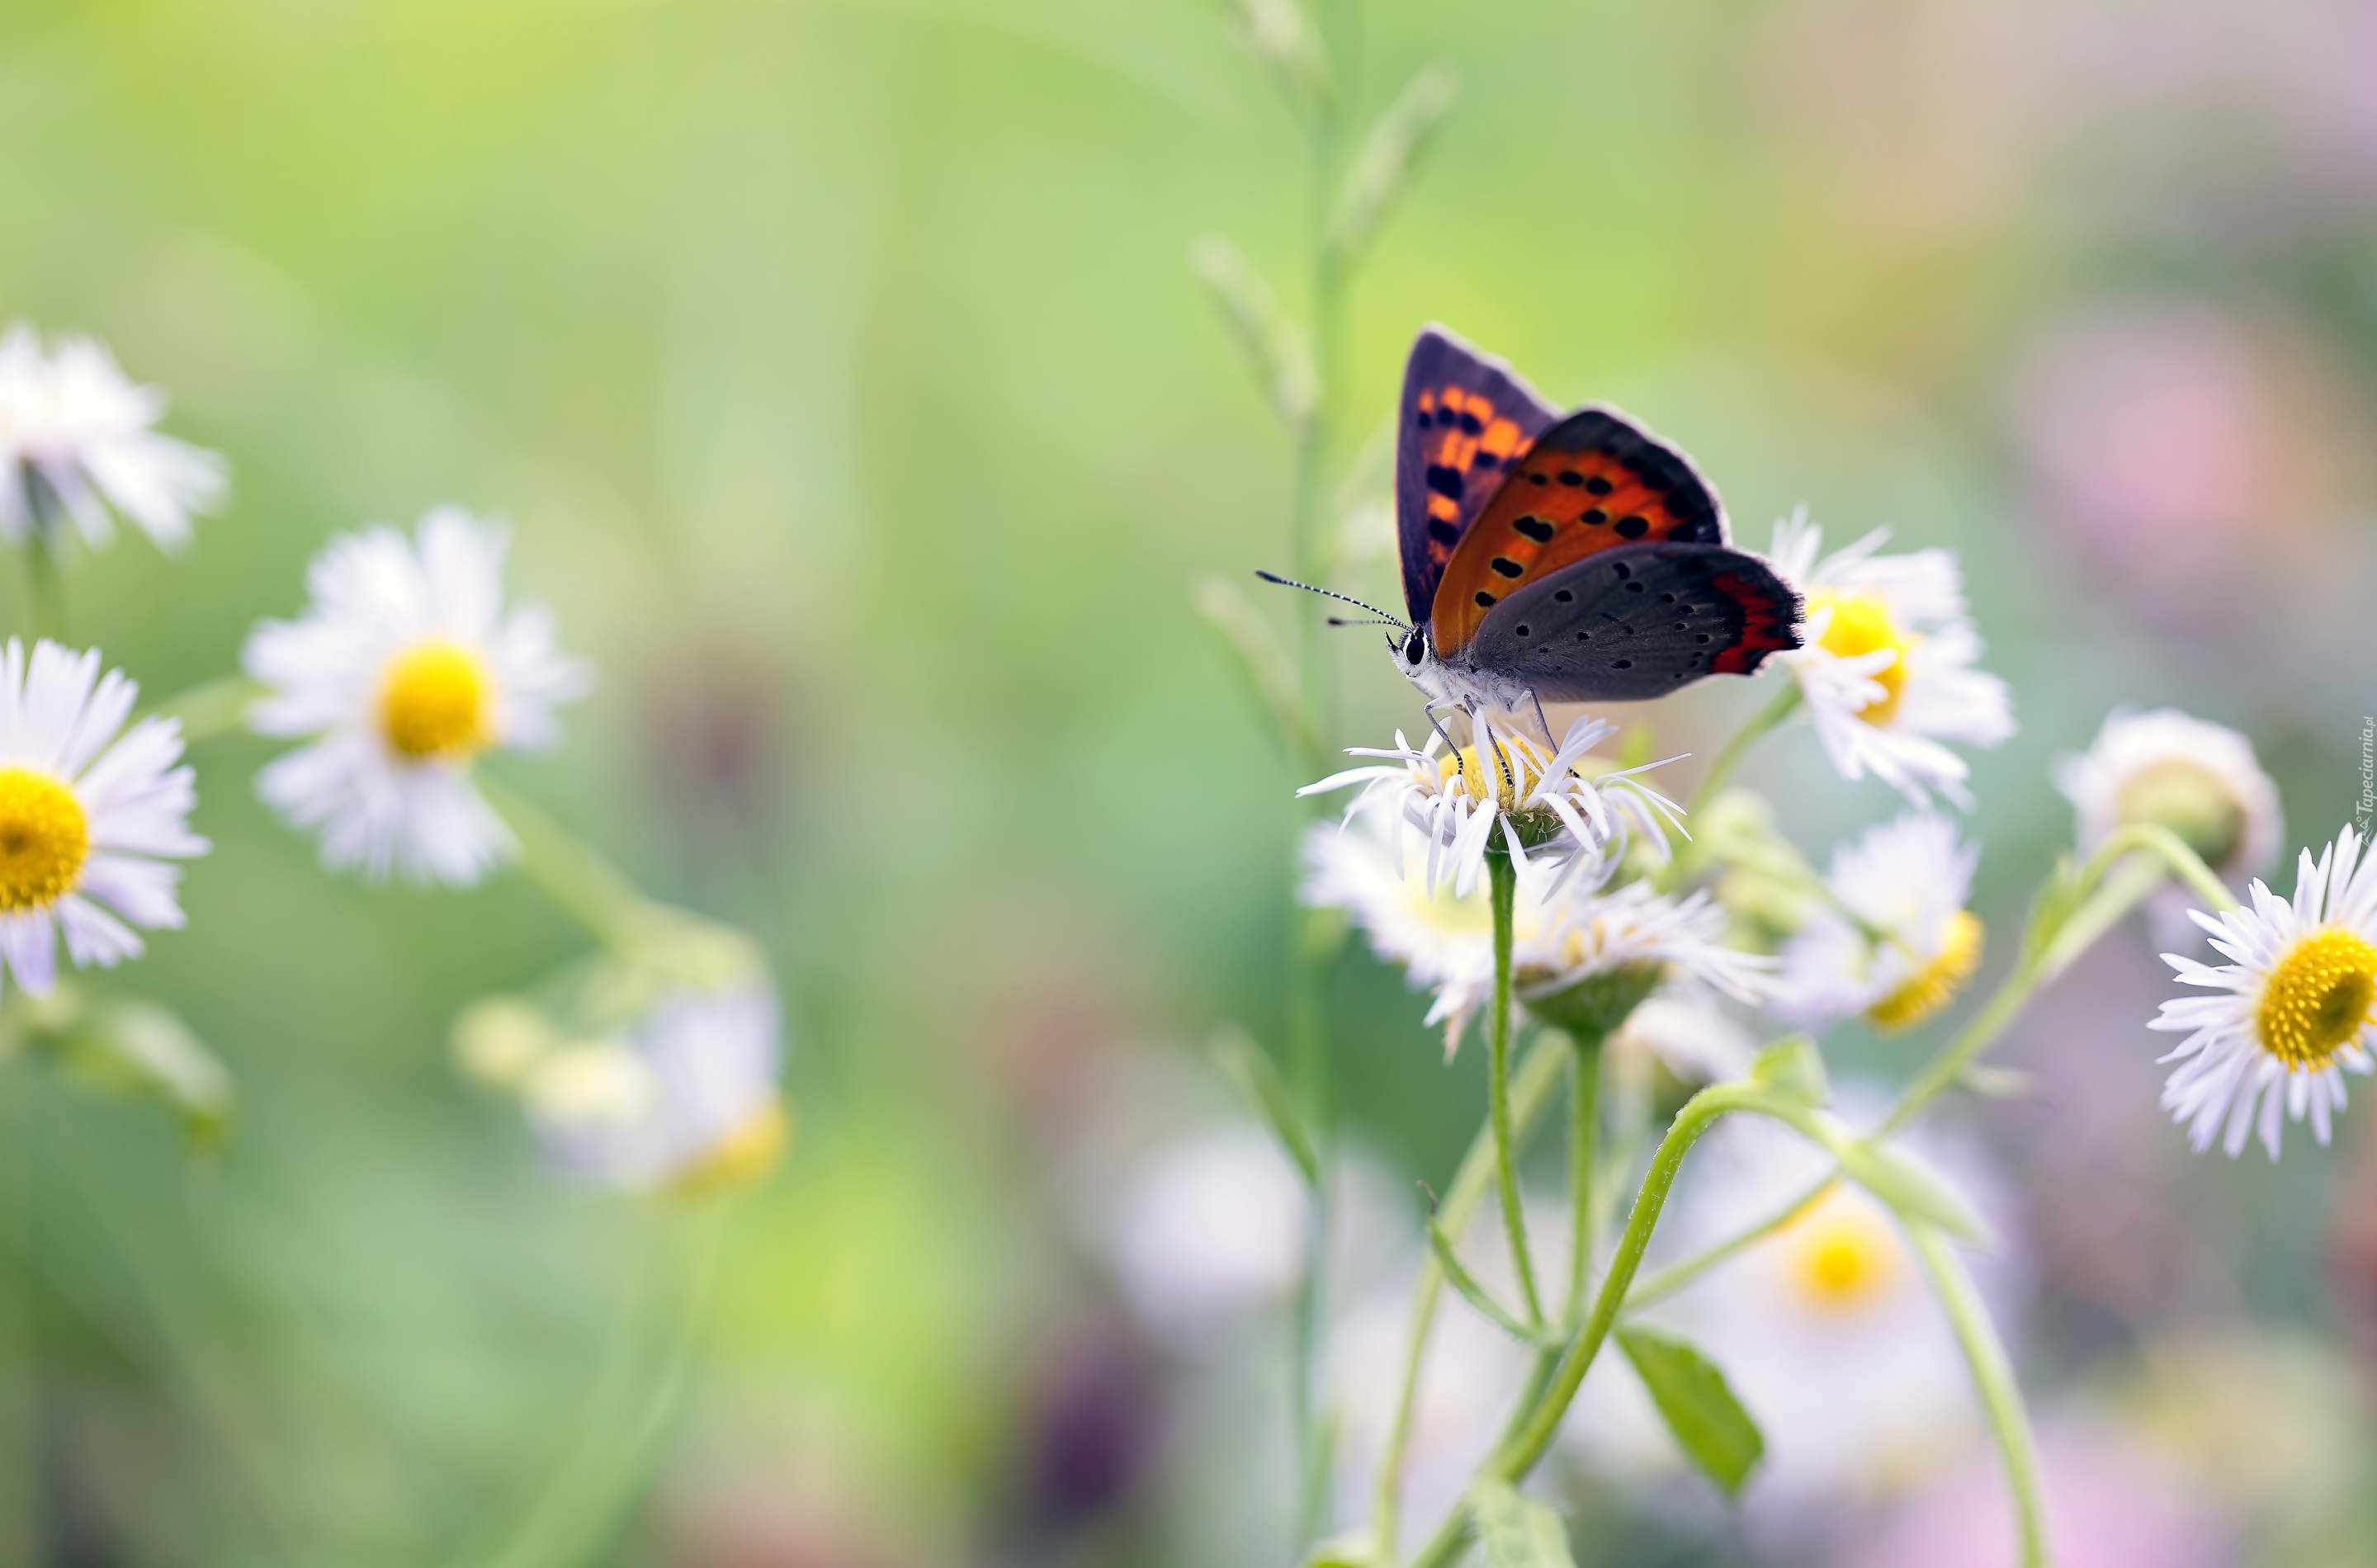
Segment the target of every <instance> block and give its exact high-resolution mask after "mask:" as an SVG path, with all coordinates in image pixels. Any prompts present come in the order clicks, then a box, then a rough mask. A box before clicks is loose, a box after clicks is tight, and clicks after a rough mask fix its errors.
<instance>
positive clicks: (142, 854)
mask: <svg viewBox="0 0 2377 1568" xmlns="http://www.w3.org/2000/svg"><path fill="white" fill-rule="evenodd" d="M136 695H137V688H135V687H134V685H133V683H132V682H131V681H129V680H127V679H125V677H124V676H122V675H120V674H117V673H116V672H114V671H112V670H111V671H106V672H104V673H102V669H101V666H100V659H99V655H98V654H97V653H96V652H90V653H76V652H70V651H69V650H66V649H64V648H60V647H58V646H57V645H56V644H55V643H52V642H46V641H45V642H41V643H38V644H36V645H35V646H34V648H33V651H32V653H31V655H30V657H28V656H27V654H26V652H25V648H24V645H23V644H22V643H20V642H18V641H17V640H15V639H13V638H12V639H11V640H9V641H8V643H7V644H6V647H5V649H0V964H6V969H7V970H8V971H10V972H12V973H13V974H14V975H15V976H16V979H17V982H18V984H19V985H21V986H23V987H25V988H26V989H27V990H29V991H31V992H33V993H34V994H36V995H41V994H44V993H46V992H47V991H49V990H50V989H51V987H53V986H54V985H55V983H56V980H57V949H58V942H57V938H58V933H59V930H60V928H64V931H65V934H66V956H67V958H68V959H69V960H70V961H71V962H72V963H74V964H78V965H82V964H114V963H116V962H118V961H119V960H122V959H125V958H130V957H136V956H137V955H138V954H139V952H140V951H141V942H140V938H139V936H138V934H137V932H136V931H135V930H134V929H133V928H134V927H147V928H172V927H178V926H180V925H181V924H182V910H181V905H180V904H179V902H178V901H177V900H176V899H175V897H174V883H175V880H176V878H177V876H178V871H177V869H176V868H173V867H172V866H170V865H168V864H166V863H165V860H166V859H173V858H183V857H186V856H193V855H203V854H205V853H206V850H207V843H206V841H205V840H204V839H202V838H199V837H198V836H197V834H195V833H193V832H190V830H189V813H190V808H191V807H192V806H193V805H194V804H195V803H196V798H195V792H194V790H193V789H192V787H191V782H190V770H189V769H187V768H185V767H181V766H178V765H177V764H179V763H180V761H181V757H182V738H181V729H180V726H179V725H178V724H174V723H173V721H171V720H163V719H148V720H144V721H142V722H141V723H140V724H136V725H134V726H133V728H132V730H131V732H130V733H129V734H126V735H123V736H118V735H117V733H116V732H117V731H118V730H119V729H120V728H121V727H122V725H123V723H124V718H125V714H126V713H127V712H130V710H131V707H132V703H133V700H134V699H135V697H136Z"/></svg>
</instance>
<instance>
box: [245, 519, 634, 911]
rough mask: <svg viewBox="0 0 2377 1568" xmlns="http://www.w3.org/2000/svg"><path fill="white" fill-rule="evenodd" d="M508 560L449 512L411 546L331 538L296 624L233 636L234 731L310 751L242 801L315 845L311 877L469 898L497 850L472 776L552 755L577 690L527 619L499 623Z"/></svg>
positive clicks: (565, 661) (547, 639)
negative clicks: (519, 755) (236, 680)
mask: <svg viewBox="0 0 2377 1568" xmlns="http://www.w3.org/2000/svg"><path fill="white" fill-rule="evenodd" d="M506 548H507V545H506V539H505V535H504V533H503V531H502V530H501V529H499V528H496V527H494V526H491V525H488V524H484V523H481V522H478V521H474V520H473V519H472V517H471V516H470V514H468V513H467V512H464V511H462V510H461V509H459V508H454V507H443V508H439V509H436V510H435V511H432V512H431V513H430V514H429V515H428V516H427V517H425V518H424V519H423V520H422V522H421V526H420V529H419V530H418V532H417V533H416V536H415V537H414V538H413V539H412V540H408V539H406V538H405V536H404V535H402V534H401V533H397V532H396V531H395V530H394V529H391V528H385V527H379V528H372V529H367V530H365V531H364V532H363V533H355V534H348V535H345V536H343V537H340V538H338V539H334V540H332V541H331V542H330V543H329V544H328V545H326V546H325V547H324V548H323V550H322V553H321V554H320V555H319V556H317V557H315V560H314V563H313V565H312V566H311V567H310V568H309V569H308V570H307V573H306V581H307V584H308V586H309V587H310V589H311V591H312V594H313V600H314V602H313V604H312V605H311V606H309V608H308V610H307V612H306V615H305V617H304V618H303V619H301V620H297V621H293V622H282V621H267V622H265V623H263V624H262V625H260V626H258V627H257V628H256V630H255V631H254V632H253V633H252V634H251V635H250V636H249V638H248V641H247V648H246V652H245V656H244V663H245V666H246V669H247V673H248V675H249V676H251V677H252V678H253V679H255V680H256V681H257V682H258V683H260V684H261V685H263V686H264V687H265V688H267V690H266V693H265V695H264V696H263V697H261V698H259V699H258V700H257V702H256V703H255V704H254V705H253V706H252V707H251V709H250V710H249V720H248V722H249V724H250V727H252V728H254V729H256V730H257V731H258V732H259V733H261V734H264V735H271V736H305V737H309V738H310V740H311V744H310V745H307V746H305V747H303V748H299V749H297V750H295V751H293V752H290V753H288V754H286V755H284V756H282V757H281V758H280V759H278V760H275V761H274V762H273V763H272V764H271V765H269V767H267V768H266V769H265V770H264V772H262V773H261V774H260V775H259V776H258V778H257V793H258V794H260V795H261V796H263V798H264V799H265V801H266V803H267V804H269V805H270V806H271V807H273V808H274V809H276V810H278V811H279V812H280V813H281V816H282V817H283V818H284V819H285V820H287V821H289V822H290V823H291V824H292V825H293V826H295V827H299V828H303V829H306V830H309V831H314V832H318V833H319V834H320V838H321V849H322V858H323V861H324V863H325V864H326V865H328V866H330V867H332V868H339V869H344V868H360V869H361V870H363V871H364V874H365V875H367V876H369V877H371V878H373V879H375V880H376V879H379V878H383V877H386V876H387V875H388V873H389V872H390V871H392V870H393V871H398V872H400V873H401V874H403V875H404V876H406V877H409V878H411V879H412V880H419V881H441V882H447V883H450V884H453V885H455V886H467V885H468V884H470V883H472V882H475V881H477V880H479V879H480V878H482V877H484V875H485V874H486V873H487V871H488V869H489V868H491V867H493V866H494V865H495V863H496V861H497V860H499V859H500V858H502V857H503V856H507V855H508V854H510V853H511V851H512V848H513V844H512V839H511V835H510V833H509V832H508V831H507V830H506V829H505V827H504V825H503V822H502V820H500V819H499V818H497V817H496V813H495V811H494V810H493V809H492V808H490V807H489V806H488V805H487V803H486V801H485V799H484V797H483V796H481V795H480V794H479V791H478V788H477V786H476V785H475V784H472V778H471V770H472V764H473V763H474V762H475V761H476V760H477V759H478V758H479V757H480V756H481V755H482V754H484V752H487V751H489V750H494V749H496V748H527V749H533V748H542V747H546V746H550V745H552V744H553V743H554V742H555V740H556V739H557V738H558V736H559V724H558V722H557V720H556V717H555V709H556V708H557V707H558V706H559V705H560V704H562V703H564V702H567V701H569V700H573V699H575V698H577V697H579V696H581V695H583V694H584V693H585V691H586V690H587V689H588V688H589V687H590V686H591V677H590V675H589V673H588V671H587V669H586V666H585V665H583V664H580V663H579V662H578V661H576V660H574V659H570V658H568V657H567V656H565V655H564V654H563V653H562V652H560V650H559V648H558V646H557V645H556V643H555V638H554V629H553V621H552V617H551V616H548V615H547V614H546V613H545V612H544V611H543V609H541V608H538V607H536V606H533V605H531V606H523V607H517V608H514V609H512V610H511V611H509V612H508V613H507V612H506V611H505V608H504V602H503V563H504V555H505V551H506Z"/></svg>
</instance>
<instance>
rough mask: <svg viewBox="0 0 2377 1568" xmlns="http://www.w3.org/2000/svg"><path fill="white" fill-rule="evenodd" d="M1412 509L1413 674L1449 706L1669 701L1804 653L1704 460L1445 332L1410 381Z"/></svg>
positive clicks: (1402, 456)
mask: <svg viewBox="0 0 2377 1568" xmlns="http://www.w3.org/2000/svg"><path fill="white" fill-rule="evenodd" d="M1396 511H1397V525H1398V533H1399V535H1400V543H1401V546H1402V550H1401V554H1402V561H1403V569H1404V602H1405V604H1407V605H1408V606H1409V608H1410V610H1411V616H1412V628H1411V629H1410V631H1409V632H1408V633H1407V634H1406V635H1405V636H1404V638H1403V639H1402V640H1401V641H1400V642H1399V644H1398V645H1397V648H1396V657H1397V663H1398V664H1399V666H1400V667H1401V668H1402V669H1403V671H1404V675H1405V676H1408V677H1409V678H1410V679H1411V681H1412V683H1413V684H1414V685H1415V686H1417V687H1418V688H1420V689H1421V690H1422V691H1423V692H1424V693H1426V694H1427V698H1428V700H1429V704H1430V706H1431V707H1436V706H1439V705H1448V704H1449V705H1451V706H1457V707H1463V708H1477V707H1487V708H1493V709H1498V710H1502V711H1517V710H1523V708H1524V707H1526V706H1527V705H1529V704H1531V703H1534V702H1536V701H1539V700H1551V701H1556V702H1557V701H1623V700H1642V699H1646V698H1652V697H1660V696H1665V695H1666V694H1667V693H1668V692H1670V691H1673V690H1676V689H1677V688H1679V687H1682V686H1684V685H1687V684H1690V682H1692V681H1694V680H1698V679H1700V678H1701V677H1702V676H1710V675H1748V674H1750V673H1752V672H1754V671H1755V670H1756V669H1757V668H1758V666H1759V664H1760V663H1761V662H1762V661H1763V660H1764V658H1765V656H1766V655H1767V654H1768V653H1770V652H1776V651H1779V650H1782V649H1787V648H1796V647H1798V645H1799V636H1798V625H1799V619H1800V604H1799V598H1798V594H1797V593H1796V592H1794V591H1793V590H1792V589H1791V588H1790V587H1789V585H1788V584H1786V583H1785V582H1784V581H1782V580H1781V579H1780V578H1778V577H1776V576H1775V574H1774V570H1773V569H1771V568H1770V567H1768V566H1767V565H1766V563H1765V562H1763V561H1762V560H1761V559H1759V558H1758V557H1755V556H1752V555H1750V554H1747V553H1746V552H1743V551H1739V550H1736V549H1734V548H1733V547H1732V546H1731V545H1729V544H1728V543H1727V542H1726V521H1725V510H1724V508H1723V507H1722V506H1721V505H1720V504H1719V503H1718V501H1717V498H1716V496H1715V493H1714V491H1713V490H1711V489H1710V488H1709V486H1708V485H1707V484H1706V483H1705V482H1704V481H1703V480H1702V478H1701V477H1700V474H1699V473H1698V472H1697V471H1696V470H1695V469H1694V468H1693V467H1692V465H1691V462H1690V460H1689V459H1687V458H1685V457H1684V456H1683V454H1682V453H1680V452H1678V451H1677V450H1676V449H1674V448H1673V447H1671V446H1668V445H1667V444H1666V443H1665V442H1663V441H1661V440H1659V439H1658V438H1657V437H1654V436H1653V435H1651V434H1650V433H1649V432H1647V431H1645V430H1644V429H1642V427H1641V426H1640V425H1636V424H1635V423H1634V422H1633V421H1631V420H1630V419H1628V418H1627V417H1626V416H1625V415H1624V414H1622V413H1618V412H1617V411H1616V410H1614V409H1608V408H1601V407H1588V408H1583V409H1580V410H1578V411H1577V412H1575V413H1570V414H1567V415H1565V416H1563V415H1561V414H1560V413H1559V412H1558V411H1556V410H1554V409H1552V408H1551V407H1550V406H1548V405H1547V404H1546V403H1545V402H1544V401H1543V400H1542V399H1540V398H1539V397H1537V396H1536V395H1535V392H1534V390H1533V389H1530V388H1529V387H1528V386H1527V384H1526V383H1525V382H1524V381H1523V380H1522V379H1521V378H1520V377H1518V375H1517V374H1516V373H1515V372H1513V371H1512V370H1511V368H1510V367H1509V366H1508V365H1504V364H1502V363H1501V362H1500V361H1499V360H1495V359H1492V358H1490V357H1488V356H1487V355H1485V354H1482V353H1478V352H1477V351H1475V349H1472V348H1470V347H1469V346H1468V345H1467V344H1465V343H1463V342H1462V341H1460V340H1458V339H1457V338H1454V337H1453V336H1452V335H1451V333H1449V332H1446V331H1444V330H1443V329H1440V328H1433V327H1431V328H1429V329H1427V330H1426V331H1424V332H1422V333H1421V334H1420V337H1419V341H1417V342H1416V343H1415V345H1414V346H1413V349H1412V354H1411V359H1410V362H1409V365H1408V366H1407V367H1406V369H1405V371H1404V398H1403V407H1402V428H1401V430H1400V432H1399V434H1398V437H1397V461H1396Z"/></svg>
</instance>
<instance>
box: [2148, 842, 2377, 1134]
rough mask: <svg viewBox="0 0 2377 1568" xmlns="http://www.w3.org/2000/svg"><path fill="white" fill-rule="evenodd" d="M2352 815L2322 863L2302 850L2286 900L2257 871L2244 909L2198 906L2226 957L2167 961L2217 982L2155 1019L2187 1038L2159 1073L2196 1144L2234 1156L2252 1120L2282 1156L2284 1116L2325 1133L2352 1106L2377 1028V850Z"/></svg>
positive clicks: (2186, 979)
mask: <svg viewBox="0 0 2377 1568" xmlns="http://www.w3.org/2000/svg"><path fill="white" fill-rule="evenodd" d="M2366 847H2367V846H2366V844H2364V843H2363V842H2362V840H2361V838H2360V835H2359V833H2357V832H2354V831H2353V830H2352V828H2351V827H2350V826H2348V825H2347V827H2346V828H2345V830H2344V831H2343V832H2341V833H2338V834H2337V835H2336V838H2335V843H2333V844H2329V845H2328V846H2327V848H2326V850H2325V851H2324V852H2323V853H2322V854H2321V856H2320V857H2319V859H2318V860H2317V861H2316V862H2314V861H2313V860H2312V859H2311V851H2309V850H2307V849H2306V850H2304V851H2303V852H2302V856H2301V859H2300V861H2299V864H2298V866H2297V868H2296V871H2295V896H2294V899H2293V901H2292V902H2291V903H2289V902H2288V901H2287V900H2285V899H2282V898H2280V897H2278V896H2277V895H2276V894H2275V893H2274V892H2271V891H2270V890H2269V888H2268V887H2267V886H2265V885H2264V883H2263V882H2261V881H2260V880H2255V881H2254V883H2253V885H2252V888H2251V889H2250V890H2249V892H2248V896H2249V897H2250V898H2251V900H2252V904H2251V906H2250V907H2247V908H2239V909H2232V910H2229V911H2228V913H2227V914H2225V915H2218V916H2212V915H2204V914H2201V913H2199V914H2197V915H2196V916H2195V920H2196V923H2197V924H2198V925H2201V926H2202V927H2203V928H2204V929H2205V930H2206V931H2208V932H2209V933H2211V936H2212V945H2213V947H2214V948H2216V950H2218V951H2219V952H2220V953H2221V954H2222V955H2223V956H2225V957H2227V958H2228V959H2229V960H2230V961H2231V962H2229V963H2228V964H2219V965H2213V964H2199V963H2197V962H2196V961H2195V960H2194V959H2192V958H2187V957H2183V956H2181V955H2180V954H2178V953H2165V954H2163V959H2164V961H2165V962H2166V963H2168V964H2169V965H2170V966H2171V967H2172V968H2173V969H2175V970H2177V971H2178V972H2179V978H2180V983H2182V984H2184V985H2190V986H2202V987H2206V988H2207V989H2212V990H2216V991H2219V992H2221V993H2222V994H2221V995H2218V996H2209V997H2182V998H2180V999H2177V1000H2174V1001H2167V1002H2165V1003H2163V1004H2162V1016H2160V1017H2159V1018H2156V1019H2155V1020H2154V1021H2153V1022H2152V1023H2149V1024H2147V1027H2148V1028H2150V1029H2161V1030H2166V1031H2168V1032H2169V1033H2172V1034H2183V1035H2186V1036H2187V1038H2186V1039H2184V1040H2182V1041H2180V1045H2179V1048H2178V1049H2177V1050H2174V1051H2172V1052H2171V1053H2170V1054H2169V1055H2168V1056H2166V1057H2164V1058H2163V1060H2165V1061H2176V1062H2178V1063H2179V1064H2180V1065H2179V1067H2178V1068H2177V1069H2176V1070H2175V1071H2173V1072H2172V1073H2171V1075H2170V1079H2169V1081H2168V1083H2165V1084H2164V1085H2163V1093H2162V1103H2163V1107H2164V1108H2165V1109H2167V1110H2168V1111H2169V1112H2170V1113H2171V1114H2172V1116H2173V1118H2174V1119H2178V1120H2180V1121H2183V1122H2186V1123H2187V1125H2188V1131H2189V1133H2190V1134H2191V1135H2192V1137H2193V1139H2194V1142H2195V1147H2196V1149H2197V1150H2198V1151H2199V1152H2201V1151H2203V1150H2204V1149H2208V1148H2210V1147H2211V1146H2212V1141H2213V1139H2214V1138H2215V1137H2218V1136H2220V1131H2221V1125H2222V1123H2223V1122H2224V1121H2225V1122H2226V1123H2227V1124H2228V1133H2227V1136H2226V1137H2225V1138H2223V1139H2222V1147H2224V1148H2225V1149H2227V1151H2228V1154H2229V1155H2231V1156H2232V1157H2233V1156H2235V1155H2238V1154H2240V1153H2241V1152H2242V1151H2243V1150H2244V1147H2245V1141H2246V1139H2247V1138H2249V1137H2252V1136H2253V1135H2254V1134H2255V1133H2256V1132H2257V1131H2258V1133H2259V1135H2260V1137H2261V1140H2262V1146H2263V1147H2264V1148H2265V1149H2267V1150H2268V1151H2269V1154H2270V1158H2272V1159H2274V1160H2275V1159H2276V1158H2277V1157H2278V1134H2279V1131H2280V1130H2281V1128H2282V1127H2283V1125H2284V1120H2285V1119H2286V1118H2288V1117H2291V1118H2292V1119H2295V1120H2297V1121H2300V1120H2302V1119H2304V1118H2306V1117H2308V1118H2309V1119H2310V1120H2311V1133H2312V1135H2313V1136H2314V1137H2316V1138H2317V1139H2318V1140H2319V1141H2320V1142H2321V1143H2326V1142H2327V1138H2328V1131H2329V1127H2330V1124H2331V1121H2332V1119H2333V1118H2334V1116H2335V1112H2336V1111H2338V1110H2340V1109H2342V1108H2343V1106H2344V1072H2345V1070H2347V1069H2348V1070H2350V1071H2354V1072H2367V1071H2370V1070H2371V1067H2372V1066H2377V1061H2372V1059H2371V1055H2370V1047H2371V1030H2372V1028H2377V857H2372V858H2368V859H2364V858H2362V852H2363V850H2364V849H2365V848H2366Z"/></svg>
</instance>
